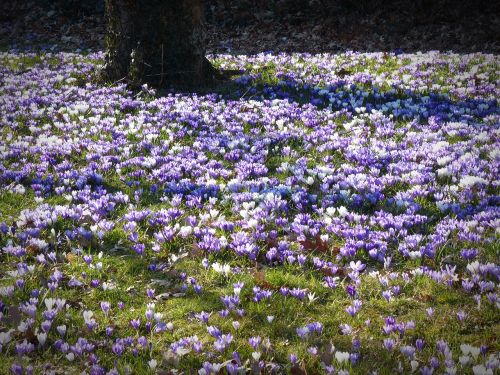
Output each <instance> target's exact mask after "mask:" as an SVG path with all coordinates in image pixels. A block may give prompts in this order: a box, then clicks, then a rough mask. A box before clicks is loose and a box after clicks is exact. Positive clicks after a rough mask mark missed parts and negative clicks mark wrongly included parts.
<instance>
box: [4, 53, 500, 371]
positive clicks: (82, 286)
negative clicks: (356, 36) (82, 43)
mask: <svg viewBox="0 0 500 375" xmlns="http://www.w3.org/2000/svg"><path fill="white" fill-rule="evenodd" d="M210 59H211V61H212V63H213V64H214V65H215V66H216V67H218V68H219V69H222V70H232V71H235V70H237V71H241V75H238V76H236V77H233V79H232V80H231V81H230V82H225V83H223V84H221V85H220V87H217V88H216V89H214V90H212V91H211V92H206V91H205V92H198V93H193V92H191V93H189V92H187V93H179V92H178V93H163V92H162V93H156V92H155V91H154V90H152V89H150V88H148V87H143V88H142V89H141V90H140V91H131V90H129V89H128V88H127V87H126V86H125V85H124V84H122V83H120V82H118V83H114V84H109V85H107V86H103V85H99V84H97V83H96V80H95V74H96V71H97V69H98V68H99V66H100V65H101V64H102V62H103V54H102V53H89V54H73V53H62V52H61V53H34V52H33V53H28V52H16V51H10V52H1V53H0V318H1V319H0V353H1V354H0V355H1V357H2V359H3V360H2V361H1V362H0V373H2V374H4V373H5V374H8V373H10V372H12V373H13V374H32V373H33V374H42V373H47V374H48V373H55V374H72V373H75V374H80V373H86V374H92V375H98V374H116V373H119V374H180V373H185V374H201V375H205V374H206V375H208V374H220V373H223V374H225V373H227V374H231V375H232V374H240V373H246V372H250V373H266V374H272V373H278V374H279V373H292V374H318V373H327V374H334V373H335V374H369V373H372V374H395V373H402V374H409V373H412V372H414V373H420V374H424V375H425V374H432V373H435V374H443V373H446V374H475V375H478V374H494V373H498V371H499V368H500V342H499V338H498V334H499V332H500V314H499V308H500V299H499V280H500V264H499V260H500V258H499V257H500V246H499V235H500V232H499V228H500V207H499V203H500V198H499V173H500V151H499V150H500V122H499V119H500V110H499V108H498V102H497V100H498V97H499V93H500V88H499V79H500V77H499V62H500V60H499V59H498V57H497V56H496V55H487V54H481V53H476V54H468V55H459V54H453V53H438V52H428V53H418V54H398V55H395V54H388V53H367V54H360V53H353V52H348V53H344V54H338V55H331V54H320V55H310V54H285V53H281V54H264V53H262V54H258V55H253V56H233V55H214V56H210ZM160 94H161V95H160Z"/></svg>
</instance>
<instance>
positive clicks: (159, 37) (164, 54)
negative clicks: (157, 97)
mask: <svg viewBox="0 0 500 375" xmlns="http://www.w3.org/2000/svg"><path fill="white" fill-rule="evenodd" d="M106 17H107V35H106V49H107V51H106V52H107V53H106V61H105V65H104V68H103V72H102V73H103V78H104V79H106V80H109V81H117V80H126V81H127V82H129V83H131V84H132V85H140V84H143V83H148V84H149V85H152V86H154V87H170V86H179V85H180V86H191V87H192V86H205V85H207V84H210V83H211V82H212V81H213V80H214V78H215V73H216V71H215V69H214V68H213V67H212V65H211V64H210V63H209V62H208V60H207V59H206V57H205V43H204V33H203V7H202V4H201V0H106Z"/></svg>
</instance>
